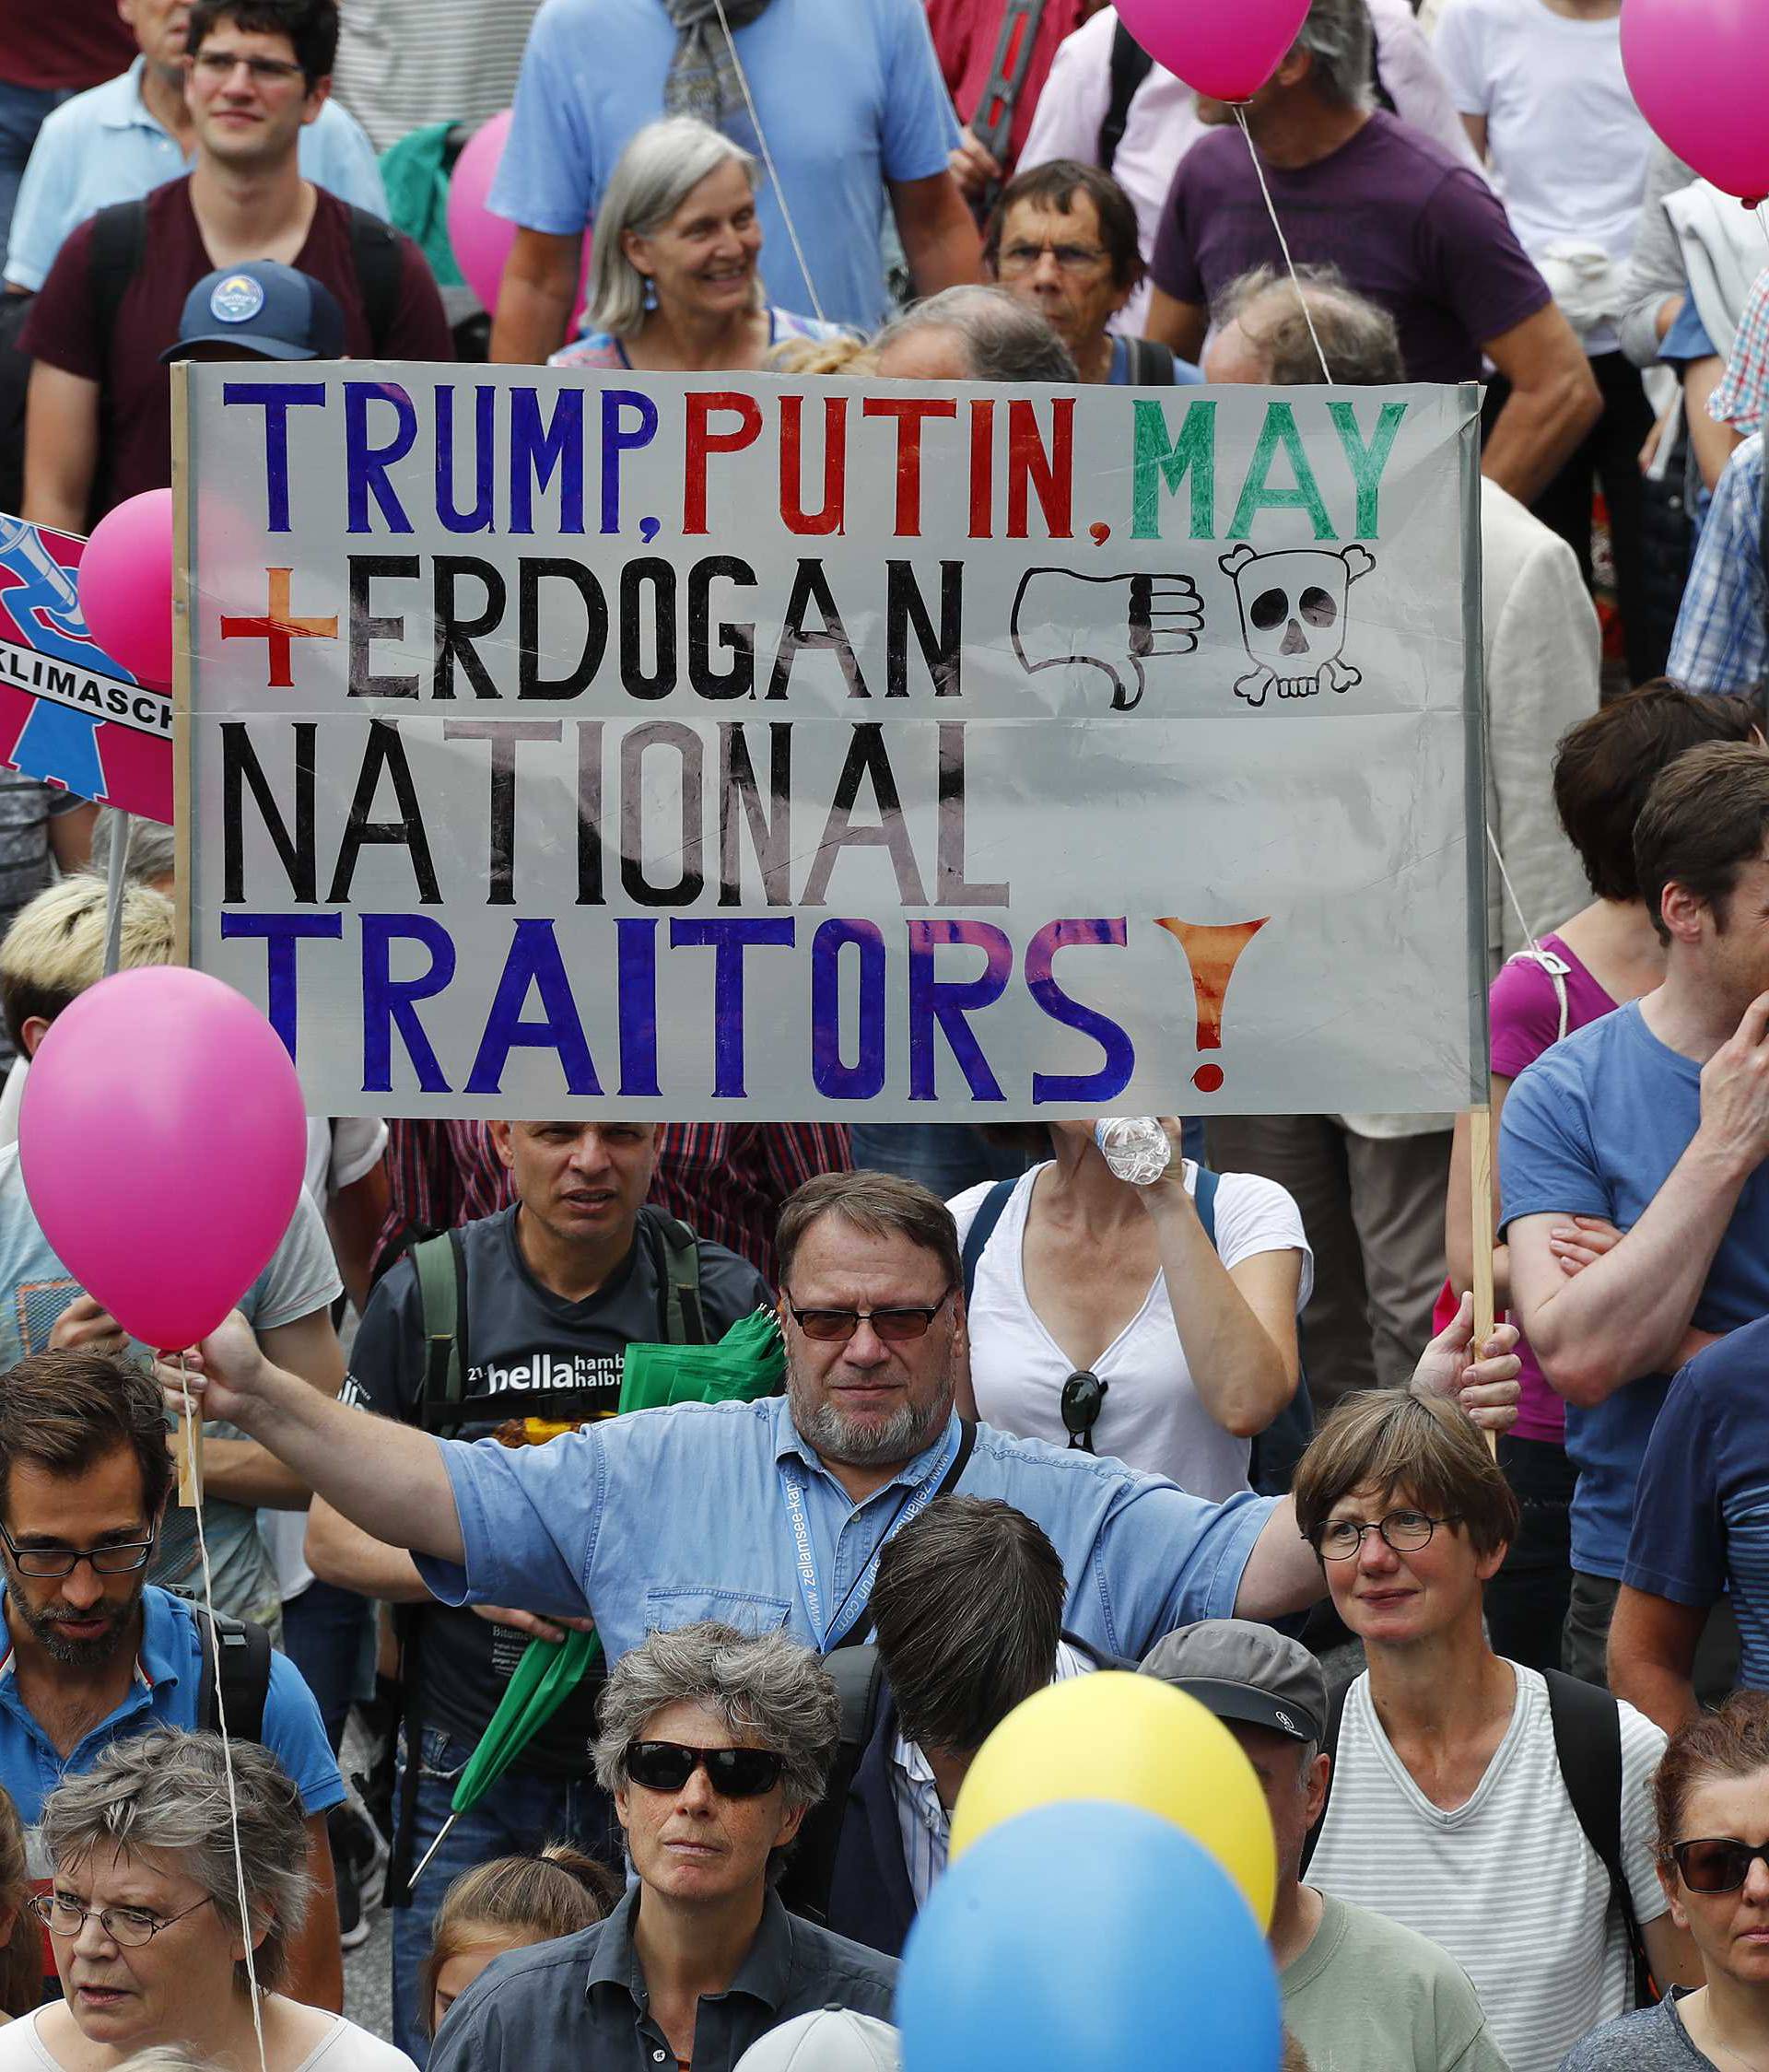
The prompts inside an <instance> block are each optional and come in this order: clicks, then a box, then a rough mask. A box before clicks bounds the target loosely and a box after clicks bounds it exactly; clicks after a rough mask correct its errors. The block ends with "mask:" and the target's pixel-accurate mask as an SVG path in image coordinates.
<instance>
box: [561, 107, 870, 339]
mask: <svg viewBox="0 0 1769 2072" xmlns="http://www.w3.org/2000/svg"><path fill="white" fill-rule="evenodd" d="M761 256H762V227H761V224H760V222H759V221H758V219H757V217H756V161H755V159H753V158H751V157H750V155H749V153H748V152H747V151H744V150H742V149H740V147H739V146H736V145H735V144H733V143H732V141H731V139H730V138H729V137H726V136H721V135H720V134H719V132H718V131H717V130H715V129H713V128H711V127H709V125H708V124H707V123H702V122H697V121H696V119H695V118H694V117H693V116H692V115H672V116H669V117H667V118H666V119H665V120H664V121H662V122H661V123H647V124H646V126H645V127H644V128H643V129H642V130H640V131H639V132H638V135H636V136H634V138H633V139H632V141H631V143H629V144H628V145H627V148H626V150H624V151H623V152H622V153H621V155H620V161H619V163H618V164H617V165H616V166H615V170H614V173H613V175H612V176H611V177H610V179H609V181H608V187H607V191H606V193H604V194H603V198H602V207H601V210H600V212H599V213H598V215H597V217H596V236H595V259H594V262H593V264H592V268H591V275H590V309H589V317H588V322H589V327H590V328H589V333H588V335H587V336H585V337H583V338H580V339H579V341H578V342H577V344H576V345H567V346H566V347H565V348H564V350H563V351H562V352H557V353H555V354H554V356H553V358H552V361H551V364H552V365H553V366H555V367H624V368H643V369H649V370H650V371H653V372H656V373H662V374H692V373H698V372H710V371H719V372H732V371H739V370H741V369H745V368H759V367H761V366H762V365H763V364H764V362H765V361H766V360H767V355H768V353H769V351H770V350H771V348H772V347H773V346H775V345H779V343H780V342H781V341H782V340H784V339H788V338H839V337H842V336H844V335H846V334H844V333H843V331H842V329H841V326H840V325H839V324H833V323H823V322H819V321H818V320H817V319H815V318H814V317H808V316H801V315H800V314H798V312H797V311H795V310H777V309H772V308H770V307H769V306H768V303H767V297H766V295H765V293H764V292H763V287H762V275H761Z"/></svg>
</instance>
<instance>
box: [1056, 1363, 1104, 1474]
mask: <svg viewBox="0 0 1769 2072" xmlns="http://www.w3.org/2000/svg"><path fill="white" fill-rule="evenodd" d="M1111 1386H1112V1385H1111V1383H1110V1382H1109V1381H1101V1379H1100V1378H1099V1376H1098V1375H1096V1374H1093V1373H1091V1372H1090V1371H1089V1370H1088V1369H1087V1368H1085V1367H1079V1368H1077V1369H1076V1371H1075V1372H1074V1373H1073V1374H1072V1375H1070V1376H1069V1378H1068V1380H1067V1381H1065V1382H1064V1383H1063V1385H1062V1395H1061V1398H1060V1402H1059V1408H1060V1410H1061V1411H1062V1428H1063V1430H1064V1431H1065V1432H1066V1433H1068V1434H1069V1451H1070V1452H1071V1453H1092V1452H1093V1450H1094V1427H1095V1425H1096V1424H1097V1423H1098V1422H1099V1412H1100V1406H1101V1405H1102V1404H1103V1403H1104V1402H1105V1400H1106V1391H1107V1389H1108V1388H1109V1387H1111Z"/></svg>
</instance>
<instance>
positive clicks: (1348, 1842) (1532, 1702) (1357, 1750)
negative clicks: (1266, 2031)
mask: <svg viewBox="0 0 1769 2072" xmlns="http://www.w3.org/2000/svg"><path fill="white" fill-rule="evenodd" d="M1510 1667H1511V1668H1512V1670H1513V1672H1514V1673H1515V1675H1516V1677H1517V1703H1516V1705H1515V1706H1514V1707H1513V1709H1512V1715H1511V1724H1510V1726H1509V1727H1507V1728H1506V1729H1505V1738H1504V1739H1503V1740H1502V1741H1501V1742H1500V1743H1499V1745H1498V1748H1497V1749H1496V1750H1494V1755H1493V1760H1492V1761H1491V1762H1489V1763H1488V1764H1487V1766H1486V1774H1485V1775H1484V1776H1483V1777H1482V1779H1481V1781H1480V1784H1479V1785H1477V1786H1476V1788H1475V1791H1474V1795H1473V1797H1471V1798H1470V1799H1469V1800H1468V1802H1467V1804H1466V1805H1463V1806H1459V1807H1457V1808H1456V1809H1455V1810H1454V1811H1453V1812H1446V1811H1444V1809H1442V1808H1441V1807H1438V1806H1434V1805H1433V1804H1432V1803H1431V1801H1430V1800H1429V1799H1428V1798H1427V1797H1425V1795H1424V1794H1423V1792H1422V1791H1421V1790H1420V1789H1419V1787H1418V1785H1416V1784H1414V1782H1413V1781H1412V1776H1411V1775H1410V1774H1409V1773H1408V1771H1407V1769H1406V1766H1405V1765H1404V1764H1403V1763H1402V1762H1401V1761H1400V1757H1399V1756H1398V1755H1397V1754H1396V1753H1395V1751H1394V1749H1393V1747H1392V1745H1391V1744H1390V1742H1389V1740H1388V1736H1387V1735H1386V1734H1385V1733H1384V1732H1383V1730H1382V1727H1381V1723H1380V1722H1379V1721H1378V1720H1377V1716H1376V1707H1375V1706H1374V1704H1373V1703H1371V1700H1370V1680H1369V1674H1368V1672H1367V1671H1365V1674H1364V1675H1362V1676H1360V1677H1359V1678H1358V1679H1357V1680H1356V1681H1355V1682H1354V1683H1353V1685H1352V1687H1351V1689H1350V1691H1349V1692H1347V1693H1346V1700H1345V1715H1344V1718H1343V1721H1342V1722H1341V1727H1340V1737H1339V1750H1338V1754H1337V1755H1336V1757H1335V1759H1334V1770H1333V1791H1332V1797H1330V1799H1329V1800H1328V1802H1327V1817H1326V1819H1325V1820H1324V1821H1323V1822H1322V1825H1321V1831H1320V1840H1319V1842H1318V1844H1317V1845H1316V1849H1315V1855H1314V1860H1313V1862H1312V1863H1311V1864H1310V1866H1309V1870H1308V1882H1309V1883H1310V1884H1311V1885H1314V1886H1318V1888H1319V1889H1320V1890H1321V1891H1323V1892H1331V1893H1333V1894H1335V1895H1336V1896H1337V1897H1338V1898H1340V1899H1342V1900H1350V1901H1352V1902H1353V1903H1354V1904H1356V1905H1359V1906H1367V1907H1371V1908H1373V1909H1374V1910H1375V1911H1376V1912H1377V1913H1378V1914H1387V1915H1388V1917H1389V1919H1390V1920H1394V1921H1399V1922H1400V1923H1402V1924H1403V1925H1404V1926H1407V1927H1409V1928H1412V1929H1416V1930H1417V1931H1418V1933H1419V1934H1421V1935H1423V1936H1429V1937H1430V1938H1431V1939H1432V1941H1433V1942H1435V1943H1436V1944H1437V1945H1438V1946H1439V1947H1440V1948H1441V1949H1447V1951H1448V1952H1449V1954H1450V1955H1451V1956H1452V1957H1453V1958H1455V1959H1456V1961H1457V1962H1458V1963H1459V1964H1460V1965H1461V1967H1462V1969H1463V1970H1464V1971H1465V1972H1467V1973H1468V1975H1469V1977H1470V1978H1471V1979H1472V1980H1473V1982H1474V1989H1475V1991H1476V1992H1477V1993H1478V1994H1479V1995H1480V1998H1481V2005H1482V2008H1484V2009H1485V2010H1486V2018H1487V2022H1488V2025H1489V2027H1490V2028H1491V2031H1492V2034H1493V2041H1494V2043H1496V2044H1497V2046H1498V2048H1499V2050H1500V2051H1501V2053H1502V2054H1504V2057H1505V2062H1506V2063H1507V2064H1508V2065H1509V2066H1510V2067H1511V2072H1554V2068H1555V2067H1556V2066H1558V2065H1559V2063H1560V2061H1561V2059H1562V2058H1563V2057H1564V2056H1565V2054H1566V2053H1567V2052H1568V2051H1569V2050H1571V2049H1572V2047H1573V2045H1574V2044H1575V2043H1577V2041H1578V2040H1579V2038H1580V2037H1581V2036H1583V2035H1584V2034H1585V2033H1586V2032H1587V2031H1588V2030H1591V2029H1594V2028H1595V2027H1596V2026H1597V2024H1598V2023H1599V2021H1608V2020H1611V2019H1612V2018H1613V2017H1615V2016H1616V2015H1620V2014H1624V2013H1625V2012H1626V2011H1627V2009H1628V2008H1630V2007H1631V2006H1632V2005H1633V1999H1632V1982H1631V1978H1630V1967H1629V1961H1628V1944H1627V1935H1626V1931H1625V1930H1624V1929H1623V1925H1622V1918H1621V1915H1620V1914H1619V1913H1618V1912H1617V1911H1616V1909H1615V1907H1614V1906H1613V1904H1612V1903H1611V1891H1610V1880H1609V1877H1608V1874H1607V1873H1606V1872H1605V1870H1604V1868H1603V1866H1602V1864H1601V1863H1600V1862H1599V1860H1598V1856H1597V1852H1596V1851H1595V1850H1594V1849H1593V1848H1592V1847H1591V1845H1590V1844H1589V1843H1588V1842H1587V1840H1586V1839H1585V1833H1584V1830H1583V1829H1582V1828H1581V1827H1580V1826H1579V1824H1578V1816H1577V1814H1576V1813H1575V1812H1574V1810H1573V1804H1572V1800H1571V1799H1570V1798H1569V1797H1567V1796H1566V1786H1565V1784H1564V1781H1563V1779H1562V1776H1561V1772H1560V1763H1559V1761H1558V1759H1557V1757H1556V1755H1555V1753H1554V1734H1553V1727H1552V1723H1551V1720H1550V1717H1549V1712H1548V1686H1547V1685H1546V1683H1545V1682H1544V1681H1543V1680H1542V1679H1541V1675H1540V1674H1539V1673H1538V1672H1537V1671H1536V1670H1534V1669H1528V1668H1523V1667H1522V1666H1521V1665H1519V1664H1517V1663H1516V1662H1514V1663H1512V1664H1511V1665H1510ZM1664 1748H1665V1737H1664V1736H1663V1734H1661V1733H1660V1732H1659V1730H1658V1727H1655V1726H1654V1725H1653V1724H1652V1722H1651V1721H1650V1720H1649V1719H1646V1717H1645V1716H1644V1715H1641V1714H1639V1713H1637V1712H1635V1711H1634V1708H1633V1706H1631V1705H1623V1707H1622V1861H1623V1867H1624V1868H1625V1870H1626V1873H1627V1879H1628V1889H1629V1891H1630V1892H1631V1893H1632V1895H1633V1899H1634V1912H1635V1914H1636V1915H1637V1916H1638V1918H1639V1919H1640V1920H1641V1921H1642V1922H1643V1923H1644V1922H1648V1921H1656V1920H1658V1917H1659V1916H1660V1915H1661V1914H1663V1913H1664V1912H1665V1908H1666V1902H1665V1895H1664V1892H1663V1890H1662V1889H1661V1887H1660V1886H1659V1883H1658V1875H1657V1872H1656V1870H1655V1868H1654V1861H1653V1816H1652V1774H1653V1772H1654V1771H1655V1770H1656V1769H1657V1768H1658V1759H1659V1757H1660V1756H1661V1755H1662V1754H1663V1752H1664Z"/></svg>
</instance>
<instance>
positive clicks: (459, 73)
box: [332, 0, 541, 151]
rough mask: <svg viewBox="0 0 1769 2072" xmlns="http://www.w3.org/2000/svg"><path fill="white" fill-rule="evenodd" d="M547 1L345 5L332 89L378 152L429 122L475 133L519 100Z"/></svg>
mask: <svg viewBox="0 0 1769 2072" xmlns="http://www.w3.org/2000/svg"><path fill="white" fill-rule="evenodd" d="M540 10H541V0H343V5H342V6H341V9H340V21H339V36H338V57H337V63H336V64H334V66H333V69H332V91H333V94H334V96H335V98H336V99H337V100H341V101H342V102H343V103H344V105H345V106H346V108H347V109H348V110H349V111H350V112H351V113H352V114H353V115H354V116H355V117H356V118H357V122H359V123H361V124H362V126H363V128H364V129H366V130H367V131H368V132H369V136H370V137H371V138H373V140H374V146H375V148H376V150H377V151H384V150H386V148H387V146H389V145H390V144H397V143H398V142H399V140H400V138H401V137H402V136H404V135H407V134H408V133H409V132H411V131H412V130H416V129H421V128H423V126H424V125H425V124H426V123H467V124H469V125H470V126H471V127H472V128H474V129H477V128H478V126H479V124H480V123H484V122H487V121H489V120H490V118H491V117H492V116H493V115H495V114H497V113H498V111H499V110H500V109H504V108H508V107H509V106H510V102H511V101H512V100H514V99H515V98H516V75H517V74H518V73H519V72H520V71H521V66H522V52H523V51H524V49H526V47H527V44H528V31H529V26H530V24H531V23H532V22H533V19H534V17H535V16H536V15H537V14H539V12H540Z"/></svg>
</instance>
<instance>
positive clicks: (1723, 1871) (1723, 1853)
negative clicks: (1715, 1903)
mask: <svg viewBox="0 0 1769 2072" xmlns="http://www.w3.org/2000/svg"><path fill="white" fill-rule="evenodd" d="M1669 1854H1670V1855H1672V1856H1673V1857H1674V1858H1675V1859H1676V1864H1677V1869H1678V1872H1679V1874H1680V1875H1681V1879H1682V1880H1683V1883H1684V1884H1685V1885H1687V1886H1688V1887H1689V1889H1690V1891H1692V1892H1736V1891H1738V1889H1739V1888H1740V1885H1742V1884H1743V1883H1744V1881H1745V1879H1747V1878H1749V1877H1750V1875H1751V1865H1752V1864H1753V1863H1755V1862H1756V1861H1757V1859H1758V1858H1759V1857H1761V1858H1762V1859H1763V1865H1764V1867H1765V1868H1769V1842H1764V1843H1763V1844H1760V1845H1759V1846H1758V1847H1757V1848H1754V1849H1753V1848H1752V1847H1751V1844H1749V1843H1748V1842H1733V1841H1730V1840H1718V1839H1705V1840H1702V1841H1699V1842H1673V1843H1672V1844H1671V1845H1670V1851H1669Z"/></svg>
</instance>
